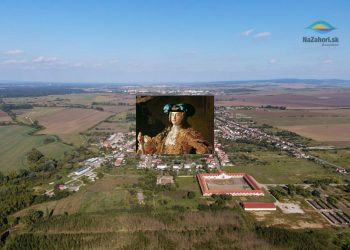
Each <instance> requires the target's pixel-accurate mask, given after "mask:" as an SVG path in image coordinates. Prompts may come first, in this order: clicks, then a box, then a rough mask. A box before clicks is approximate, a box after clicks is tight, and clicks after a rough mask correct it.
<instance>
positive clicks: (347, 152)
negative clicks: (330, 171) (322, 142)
mask: <svg viewBox="0 0 350 250" xmlns="http://www.w3.org/2000/svg"><path fill="white" fill-rule="evenodd" d="M310 154H312V155H314V156H317V157H319V158H321V159H324V160H326V161H329V162H331V163H334V164H336V165H339V166H341V167H343V168H347V169H349V170H350V149H338V150H327V151H326V150H325V151H321V150H314V151H310Z"/></svg>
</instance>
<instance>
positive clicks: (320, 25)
mask: <svg viewBox="0 0 350 250" xmlns="http://www.w3.org/2000/svg"><path fill="white" fill-rule="evenodd" d="M307 29H311V30H313V31H316V32H318V33H320V34H326V33H328V32H331V31H333V30H335V29H336V28H334V27H333V26H332V25H330V24H329V23H327V22H325V21H317V22H314V23H313V24H311V25H310V26H309V27H307Z"/></svg>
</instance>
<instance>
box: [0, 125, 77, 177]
mask: <svg viewBox="0 0 350 250" xmlns="http://www.w3.org/2000/svg"><path fill="white" fill-rule="evenodd" d="M32 132H35V129H33V128H30V127H27V126H18V125H8V126H0V171H2V172H5V173H6V172H10V171H11V170H18V169H22V168H27V167H28V163H27V158H26V154H27V152H29V151H30V150H31V149H32V148H33V147H35V148H37V149H38V150H40V151H41V152H42V153H43V154H44V155H46V156H49V157H54V158H56V159H60V158H61V157H63V154H64V152H65V151H70V150H71V149H72V148H71V147H70V146H68V145H66V144H63V143H62V142H60V141H58V140H57V138H55V137H54V136H49V135H31V133H32ZM48 139H49V140H48ZM48 141H49V142H48Z"/></svg>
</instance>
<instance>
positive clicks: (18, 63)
mask: <svg viewBox="0 0 350 250" xmlns="http://www.w3.org/2000/svg"><path fill="white" fill-rule="evenodd" d="M27 63H28V61H27V60H24V59H22V60H5V61H2V62H1V64H2V65H23V64H27Z"/></svg>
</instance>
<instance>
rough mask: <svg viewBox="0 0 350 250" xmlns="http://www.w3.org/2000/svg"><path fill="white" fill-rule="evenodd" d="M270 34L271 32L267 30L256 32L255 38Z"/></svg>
mask: <svg viewBox="0 0 350 250" xmlns="http://www.w3.org/2000/svg"><path fill="white" fill-rule="evenodd" d="M271 35H272V33H271V32H269V31H265V32H259V33H258V34H256V35H255V38H263V37H269V36H271Z"/></svg>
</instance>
